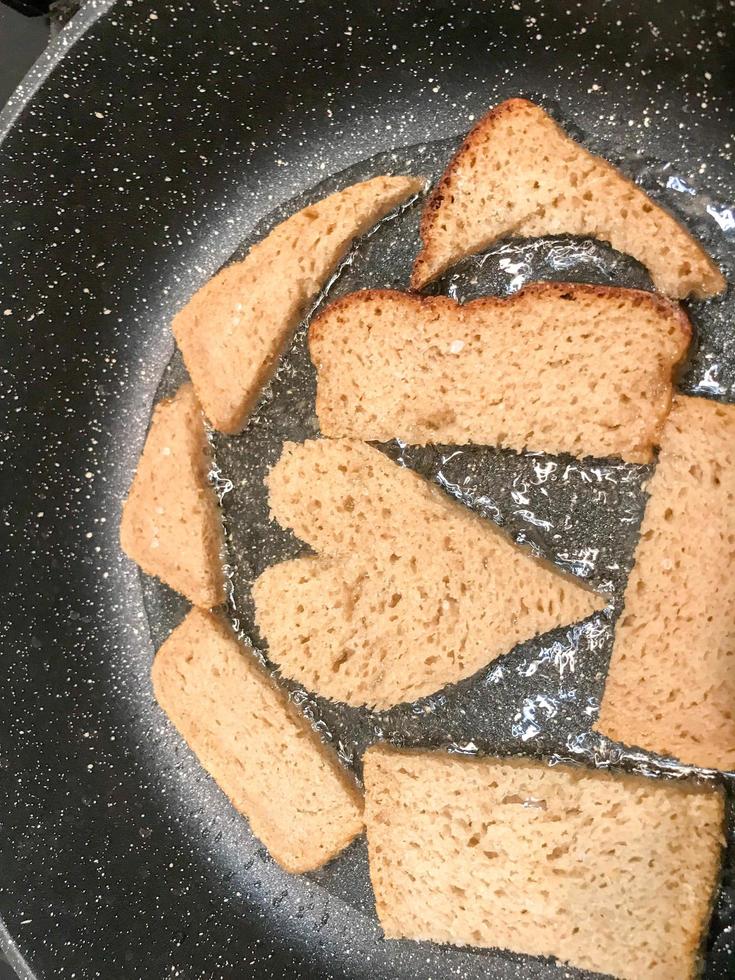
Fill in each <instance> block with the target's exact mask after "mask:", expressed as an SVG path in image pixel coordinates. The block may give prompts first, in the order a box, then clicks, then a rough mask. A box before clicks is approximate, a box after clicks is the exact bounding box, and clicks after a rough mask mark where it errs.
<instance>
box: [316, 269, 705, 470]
mask: <svg viewBox="0 0 735 980" xmlns="http://www.w3.org/2000/svg"><path fill="white" fill-rule="evenodd" d="M690 336H691V326H690V324H689V321H688V319H687V317H686V315H685V314H684V312H683V311H682V310H680V309H679V307H678V306H675V305H674V304H672V303H670V302H668V301H667V300H664V299H661V298H659V297H657V296H654V295H652V294H650V293H644V292H640V291H638V290H632V289H614V288H611V287H606V286H582V285H562V284H559V283H540V284H537V285H533V286H527V287H526V288H525V289H523V290H522V291H521V292H519V293H516V294H515V295H514V296H510V297H508V298H505V299H502V298H499V297H495V296H492V297H488V298H483V299H478V300H475V301H474V302H472V303H468V304H467V305H466V306H459V305H458V304H457V303H455V302H454V301H453V300H450V299H446V298H444V297H432V298H429V297H421V296H410V295H407V294H406V293H399V292H392V291H389V290H374V291H373V290H367V291H365V292H359V293H352V294H351V295H349V296H346V297H345V298H344V299H342V300H339V301H338V302H337V303H335V304H333V305H332V306H329V307H327V309H326V310H325V311H324V313H323V314H322V315H321V316H320V317H319V318H318V319H317V320H316V321H315V322H314V323H313V324H312V326H311V329H310V335H309V345H310V351H311V357H312V360H313V361H314V364H315V365H316V368H317V372H318V380H317V414H318V416H319V423H320V426H321V430H322V433H323V434H324V435H327V436H333V437H348V438H356V439H366V440H378V441H385V440H388V439H393V438H398V439H403V440H405V441H406V442H408V443H411V444H424V443H428V442H438V443H460V444H463V443H470V442H472V443H480V444H486V445H487V444H489V445H502V446H508V447H510V448H512V449H517V450H523V449H531V450H543V451H545V452H551V453H562V452H567V453H572V454H574V455H575V456H588V455H589V456H620V457H622V458H623V459H626V460H629V461H631V462H637V463H640V462H648V461H650V460H651V458H652V449H653V446H655V445H656V444H657V443H658V439H659V435H660V432H661V427H662V425H663V423H664V421H665V419H666V416H667V415H668V412H669V409H670V407H671V397H672V375H673V371H674V367H675V366H676V364H678V363H679V361H681V359H682V358H683V357H684V354H685V352H686V349H687V345H688V342H689V338H690Z"/></svg>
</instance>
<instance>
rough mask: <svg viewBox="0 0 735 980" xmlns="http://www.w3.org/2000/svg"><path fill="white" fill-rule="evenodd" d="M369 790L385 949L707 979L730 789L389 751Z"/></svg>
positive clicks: (371, 765)
mask: <svg viewBox="0 0 735 980" xmlns="http://www.w3.org/2000/svg"><path fill="white" fill-rule="evenodd" d="M364 778H365V824H366V828H367V838H368V853H369V859H370V878H371V881H372V884H373V889H374V891H375V907H376V911H377V913H378V918H379V919H380V923H381V925H382V926H383V929H384V931H385V935H386V937H387V938H389V939H414V940H432V941H434V942H437V943H451V944H452V945H455V946H494V947H500V948H502V949H508V950H512V951H514V952H516V953H526V954H531V955H533V956H553V957H555V958H557V959H559V960H561V961H562V962H563V963H568V964H571V965H573V966H577V967H580V968H582V969H583V970H590V971H592V972H594V974H595V976H598V975H599V974H604V975H605V976H607V977H618V978H619V980H674V978H678V980H692V978H694V977H695V976H698V975H699V966H700V962H699V958H700V947H701V943H702V941H703V939H704V937H705V935H706V931H707V923H708V920H709V917H710V910H711V908H712V904H713V901H714V898H715V894H716V890H717V884H718V877H719V868H720V862H721V855H722V845H723V843H724V816H725V814H724V809H725V807H724V794H723V792H722V790H721V789H720V788H719V787H714V786H705V785H698V784H697V783H693V782H691V781H689V782H682V781H672V780H662V779H650V778H646V777H644V776H638V775H628V774H627V773H613V772H606V771H601V770H587V769H582V768H579V767H571V766H563V765H557V766H553V767H551V766H548V765H545V764H544V763H543V762H538V761H536V760H533V759H508V758H506V759H493V758H484V759H469V758H466V757H464V758H463V757H460V756H457V755H449V754H446V753H441V752H425V751H424V752H410V751H397V750H392V749H390V748H388V747H385V746H375V747H374V748H371V749H369V750H368V751H367V752H366V754H365V769H364ZM503 962H507V961H501V963H503ZM512 972H513V973H515V970H514V971H512ZM494 974H495V971H494V970H493V969H492V968H491V967H490V966H489V964H488V968H487V975H488V976H490V975H494ZM516 975H517V976H519V977H523V976H525V977H529V976H550V975H551V974H550V973H547V967H546V966H543V967H542V966H541V965H539V967H538V971H537V970H536V969H533V968H532V967H531V965H530V964H528V966H527V967H526V968H525V969H524V968H523V967H519V969H518V972H517V974H516ZM558 975H559V976H560V977H562V976H569V974H568V973H567V972H566V971H562V970H560V971H559V974H558ZM585 975H587V974H585Z"/></svg>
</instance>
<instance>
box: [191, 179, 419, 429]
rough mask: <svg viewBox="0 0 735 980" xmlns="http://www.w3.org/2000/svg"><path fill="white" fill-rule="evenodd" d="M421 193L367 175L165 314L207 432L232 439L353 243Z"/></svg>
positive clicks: (406, 183) (405, 182) (404, 182)
mask: <svg viewBox="0 0 735 980" xmlns="http://www.w3.org/2000/svg"><path fill="white" fill-rule="evenodd" d="M422 187H423V181H422V180H419V179H417V178H415V177H388V176H385V177H383V176H381V177H373V178H372V179H371V180H366V181H363V182H362V183H359V184H353V185H352V186H351V187H345V188H344V189H343V190H341V191H337V193H335V194H330V195H329V197H325V198H324V199H323V200H321V201H317V202H316V203H315V204H312V205H310V206H309V207H306V208H303V209H302V210H301V211H298V212H297V213H296V214H294V215H292V216H291V217H290V218H287V219H286V220H285V221H282V222H281V223H280V224H279V225H276V227H275V228H274V229H273V231H271V232H270V234H268V235H267V236H266V237H265V238H264V239H263V240H262V241H261V242H258V243H257V244H256V245H254V246H253V247H252V248H251V250H250V251H249V252H248V254H247V256H246V257H245V258H244V259H243V260H242V261H241V262H234V263H232V264H231V265H228V266H225V268H224V269H222V270H221V271H220V272H218V273H217V275H216V276H214V278H213V279H211V280H210V281H209V282H208V283H206V284H205V285H204V286H202V288H201V289H200V290H199V291H198V292H197V293H195V294H194V296H192V298H191V299H190V300H189V302H188V303H187V304H186V306H185V307H184V308H183V309H182V310H181V311H180V312H179V313H178V314H177V315H176V317H174V321H173V332H174V337H175V338H176V343H177V344H178V345H179V348H180V350H181V353H182V354H183V355H184V363H185V364H186V369H187V371H188V372H189V375H190V377H191V380H192V381H193V382H194V387H195V388H196V391H197V395H198V396H199V400H200V401H201V403H202V406H203V407H204V411H205V413H206V415H207V418H208V419H209V421H210V422H211V423H212V425H213V426H214V427H215V429H219V430H220V431H221V432H229V433H235V432H239V430H240V429H241V428H242V427H243V425H244V424H245V422H246V420H247V417H248V414H249V412H250V409H251V408H252V405H253V403H254V401H255V399H256V398H257V396H258V395H259V394H260V390H261V388H262V386H263V385H264V384H265V383H266V382H267V381H268V380H269V379H270V376H271V374H272V373H273V370H274V369H275V366H276V363H277V360H278V358H279V356H280V354H281V352H282V351H283V349H284V347H285V346H286V344H287V343H288V342H289V340H290V339H291V335H292V333H293V330H294V328H295V327H296V326H297V324H298V322H299V320H300V319H301V317H302V316H303V315H304V314H305V313H306V310H307V307H308V305H309V303H311V302H312V300H313V299H314V298H315V297H316V296H317V294H318V293H319V291H320V290H321V289H322V288H323V287H324V285H325V284H326V282H327V280H328V279H329V277H330V276H331V275H332V273H333V272H334V271H335V269H336V268H337V266H338V265H339V263H340V262H341V261H342V259H343V258H344V257H345V255H346V254H347V251H348V249H349V247H350V245H351V244H352V242H353V240H354V239H355V238H357V237H359V236H360V235H364V234H365V232H366V231H368V230H369V229H370V228H371V227H372V226H373V225H374V224H375V223H376V222H378V221H380V219H381V218H384V217H385V216H386V215H387V214H388V213H389V212H390V211H392V210H393V209H394V208H396V207H397V206H398V205H399V204H401V203H402V202H403V201H405V200H406V199H407V198H409V197H411V195H413V194H416V193H418V191H420V190H421V188H422Z"/></svg>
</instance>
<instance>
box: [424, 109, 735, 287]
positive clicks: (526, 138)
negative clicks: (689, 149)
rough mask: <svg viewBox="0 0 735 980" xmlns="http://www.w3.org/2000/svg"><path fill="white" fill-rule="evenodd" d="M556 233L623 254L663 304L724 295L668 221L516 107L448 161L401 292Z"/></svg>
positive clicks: (534, 114)
mask: <svg viewBox="0 0 735 980" xmlns="http://www.w3.org/2000/svg"><path fill="white" fill-rule="evenodd" d="M564 234H569V235H582V236H589V237H592V238H598V239H601V240H602V241H607V242H610V244H611V245H612V246H613V248H616V249H617V250H618V251H620V252H626V253H627V254H628V255H632V256H633V257H634V258H636V259H638V261H639V262H641V263H642V264H643V265H644V266H645V267H646V268H647V269H648V271H649V273H650V275H651V279H652V280H653V283H654V285H655V287H656V289H657V290H658V291H659V292H662V293H664V294H666V295H667V296H671V297H674V298H679V299H683V298H684V297H686V296H695V297H697V298H698V299H703V298H705V297H707V296H714V295H715V294H717V293H720V292H722V290H723V289H724V288H725V280H724V278H723V276H722V274H721V272H720V270H719V269H718V268H717V266H716V265H715V264H714V262H713V261H712V259H710V257H709V256H708V255H707V253H706V252H705V251H704V249H703V248H702V246H701V245H700V244H699V243H698V242H697V241H696V240H695V239H694V238H693V237H692V236H691V235H690V234H689V232H688V231H687V230H686V229H685V228H684V227H683V226H682V225H681V224H679V222H678V221H676V220H675V219H674V218H673V217H672V216H671V215H670V214H669V213H668V212H667V211H665V210H664V209H663V208H662V207H661V206H660V205H659V204H657V203H656V202H655V201H653V200H652V199H651V198H650V197H648V195H647V194H646V193H645V192H644V191H642V190H641V189H640V188H639V187H637V186H636V185H635V184H633V183H632V182H631V181H630V180H628V179H627V178H626V177H624V176H623V175H622V174H621V173H620V172H619V171H618V170H616V169H615V168H614V167H612V166H611V165H610V164H609V163H607V162H606V161H605V160H602V159H600V157H596V156H593V155H592V154H591V153H588V152H587V150H585V149H584V148H583V147H582V146H580V145H579V144H578V143H576V142H575V141H574V140H573V139H571V138H570V137H569V136H567V134H566V133H565V132H564V131H563V130H562V129H561V128H560V127H559V126H558V125H557V124H556V123H555V122H554V120H553V119H551V117H550V116H548V115H547V114H546V113H545V112H544V111H543V109H541V108H539V107H538V106H537V105H534V104H533V103H532V102H527V101H526V100H525V99H509V100H508V101H507V102H503V103H502V104H501V105H499V106H497V107H496V108H495V109H493V110H492V111H491V112H489V113H488V114H487V115H486V116H484V117H483V118H482V119H481V120H480V121H479V122H478V123H477V125H476V126H475V127H474V128H473V129H472V131H471V132H470V134H469V135H468V137H467V139H466V140H465V141H464V143H463V144H462V146H461V147H460V149H459V151H458V152H457V154H456V155H455V157H454V158H453V160H452V161H451V162H450V164H449V166H448V167H447V169H446V171H445V172H444V175H443V177H442V178H441V180H440V181H439V183H438V185H437V186H436V189H435V190H434V192H433V193H432V195H431V197H430V198H429V199H428V201H427V203H426V206H425V209H424V214H423V219H422V222H421V239H422V243H423V247H422V249H421V251H420V252H419V254H418V257H417V259H416V262H415V264H414V269H413V276H412V278H411V285H412V286H413V287H414V288H415V289H419V288H421V287H422V286H424V285H425V284H426V283H428V282H430V281H431V280H432V279H434V278H436V276H438V275H439V274H440V273H441V272H443V271H444V270H445V269H447V268H448V267H449V266H450V265H452V264H453V263H455V262H456V261H457V260H458V259H460V258H461V257H462V256H464V255H467V254H470V253H473V252H479V251H482V250H483V249H486V248H489V247H490V246H491V245H492V244H493V243H494V242H496V241H497V240H498V239H500V238H508V237H513V238H536V237H540V236H543V235H564Z"/></svg>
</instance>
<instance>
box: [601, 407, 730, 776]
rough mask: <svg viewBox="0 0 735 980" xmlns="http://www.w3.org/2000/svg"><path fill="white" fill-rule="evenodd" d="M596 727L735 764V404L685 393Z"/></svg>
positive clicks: (704, 761) (664, 453)
mask: <svg viewBox="0 0 735 980" xmlns="http://www.w3.org/2000/svg"><path fill="white" fill-rule="evenodd" d="M648 492H649V493H650V499H649V500H648V504H647V506H646V513H645V516H644V519H643V524H642V526H641V535H640V541H639V543H638V548H637V551H636V556H635V565H634V567H633V570H632V572H631V574H630V578H629V579H628V585H627V588H626V592H625V606H624V609H623V612H622V613H621V616H620V619H619V620H618V624H617V629H616V633H615V645H614V648H613V655H612V661H611V663H610V670H609V673H608V677H607V684H606V687H605V693H604V697H603V699H602V706H601V709H600V717H599V720H598V722H597V725H596V727H597V729H598V731H600V732H603V733H604V734H605V735H608V736H609V737H610V738H614V739H617V740H619V741H621V742H625V743H627V744H628V745H635V746H640V747H641V748H644V749H647V750H649V751H653V752H658V753H661V754H662V755H670V756H676V757H677V758H679V759H680V760H681V761H682V762H685V763H688V764H691V765H697V766H705V767H712V768H715V769H726V770H735V577H733V567H735V405H723V404H720V403H718V402H713V401H707V400H706V399H703V398H688V397H685V396H682V395H680V396H677V398H676V400H675V402H674V407H673V409H672V411H671V415H670V416H669V419H668V422H667V423H666V426H665V428H664V432H663V439H662V442H661V453H660V456H659V460H658V465H657V467H656V471H655V473H654V475H653V477H652V479H651V481H650V483H649V486H648Z"/></svg>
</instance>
